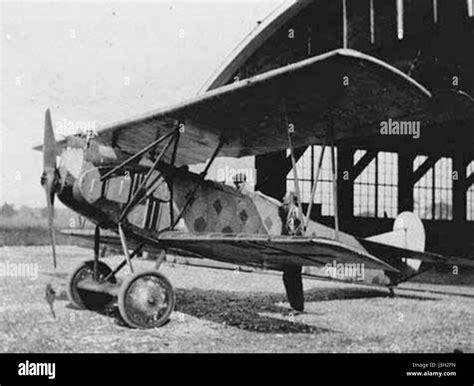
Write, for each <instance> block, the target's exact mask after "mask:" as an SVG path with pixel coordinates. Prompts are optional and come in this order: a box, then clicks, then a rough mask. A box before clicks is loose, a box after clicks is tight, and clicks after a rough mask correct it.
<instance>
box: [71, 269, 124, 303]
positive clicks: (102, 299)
mask: <svg viewBox="0 0 474 386" xmlns="http://www.w3.org/2000/svg"><path fill="white" fill-rule="evenodd" d="M111 272H112V270H111V269H110V267H109V266H108V265H107V264H105V263H103V262H102V261H99V265H98V273H99V275H98V279H99V281H103V280H104V279H105V278H106V277H107V276H108V275H109V274H110V273H111ZM93 278H94V261H93V260H89V261H85V262H83V263H82V264H81V265H79V266H78V267H77V268H76V269H75V270H74V271H73V272H72V273H71V275H70V276H69V281H68V286H67V295H68V298H69V301H70V302H71V303H72V304H73V305H74V306H76V307H77V308H80V309H87V310H93V311H103V310H104V309H105V308H106V307H107V306H108V305H109V304H110V303H112V302H113V301H114V297H113V296H111V295H109V294H107V293H98V292H91V291H87V290H84V289H80V288H77V283H79V282H80V281H82V280H84V279H93ZM107 281H108V282H109V283H113V284H115V283H116V282H117V280H116V279H115V276H114V275H112V276H111V277H110V278H109V279H108V280H107Z"/></svg>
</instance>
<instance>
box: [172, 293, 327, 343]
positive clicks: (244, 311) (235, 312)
mask: <svg viewBox="0 0 474 386" xmlns="http://www.w3.org/2000/svg"><path fill="white" fill-rule="evenodd" d="M284 301H286V297H285V296H284V295H283V296H282V295H277V294H269V293H262V292H257V293H252V294H242V293H239V292H229V291H219V290H203V289H198V288H193V289H182V288H179V289H176V308H175V310H176V311H179V312H183V313H185V314H188V315H191V316H194V317H196V318H200V319H205V320H208V321H211V322H215V323H220V324H223V323H225V324H226V325H227V326H232V327H237V328H240V329H242V330H246V331H252V332H261V333H312V334H314V333H324V332H330V331H332V330H329V329H326V328H321V327H316V326H312V325H309V324H305V323H301V322H298V321H297V318H298V316H296V317H295V319H293V320H290V315H289V312H291V311H290V309H289V308H287V307H281V306H278V305H277V304H276V303H281V302H284ZM261 313H280V314H281V319H280V318H273V317H270V316H265V315H260V314H261Z"/></svg>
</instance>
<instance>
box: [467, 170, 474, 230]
mask: <svg viewBox="0 0 474 386" xmlns="http://www.w3.org/2000/svg"><path fill="white" fill-rule="evenodd" d="M473 174H474V161H471V163H470V164H469V165H468V166H467V168H466V177H467V178H469V177H470V176H472V175H473ZM466 219H467V220H468V221H474V184H471V186H468V188H467V191H466Z"/></svg>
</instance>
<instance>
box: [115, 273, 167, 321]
mask: <svg viewBox="0 0 474 386" xmlns="http://www.w3.org/2000/svg"><path fill="white" fill-rule="evenodd" d="M174 305H175V294H174V290H173V287H172V286H171V283H170V282H169V281H168V279H167V278H166V277H164V276H163V275H162V274H160V273H158V272H156V271H146V272H140V273H137V274H135V275H132V276H130V277H129V278H128V279H127V280H125V281H124V282H123V283H122V285H121V287H120V291H119V294H118V306H119V311H120V315H121V316H122V318H123V320H124V321H125V322H126V323H127V324H128V325H129V326H130V327H135V328H154V327H160V326H162V325H163V324H165V323H166V322H167V321H168V319H169V316H170V314H171V312H172V311H173V309H174Z"/></svg>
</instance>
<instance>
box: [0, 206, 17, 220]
mask: <svg viewBox="0 0 474 386" xmlns="http://www.w3.org/2000/svg"><path fill="white" fill-rule="evenodd" d="M15 213H16V210H15V208H14V207H13V205H10V204H8V203H6V202H5V203H4V204H3V205H2V206H1V207H0V215H1V216H5V217H13V216H14V215H15Z"/></svg>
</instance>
